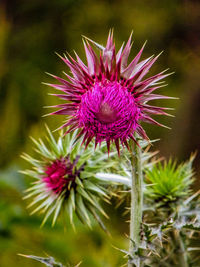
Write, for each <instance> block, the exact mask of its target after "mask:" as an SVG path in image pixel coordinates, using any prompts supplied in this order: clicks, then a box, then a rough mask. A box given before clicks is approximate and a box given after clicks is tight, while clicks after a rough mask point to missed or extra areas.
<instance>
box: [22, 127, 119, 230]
mask: <svg viewBox="0 0 200 267" xmlns="http://www.w3.org/2000/svg"><path fill="white" fill-rule="evenodd" d="M47 130H48V136H47V140H46V141H47V142H46V144H45V143H44V142H43V141H42V140H41V139H39V141H36V140H35V139H33V141H34V143H35V146H36V149H35V150H36V151H37V153H38V156H40V158H39V159H34V158H32V157H31V156H29V155H27V154H23V155H22V157H23V158H24V159H25V160H27V161H28V162H30V163H31V164H32V165H33V168H32V169H31V170H25V171H23V173H25V174H27V175H29V176H31V177H33V178H34V179H36V181H35V182H33V184H32V186H31V187H30V188H29V189H28V190H26V192H27V195H26V197H25V198H30V197H31V198H33V201H32V202H31V204H30V205H29V207H32V206H36V207H35V209H34V210H33V212H32V214H33V213H35V212H40V213H43V214H45V217H44V220H43V223H45V222H46V220H47V219H48V217H49V216H50V215H52V214H53V225H54V224H55V222H56V219H57V217H58V215H59V213H60V211H61V210H62V209H63V210H66V212H67V213H68V215H69V217H70V220H71V222H72V223H73V214H74V212H75V213H76V215H77V216H78V217H79V219H80V220H81V221H82V222H83V223H87V224H88V225H90V222H91V221H90V215H91V214H92V215H93V216H94V217H95V218H96V219H97V220H98V222H99V223H100V224H101V225H103V224H102V222H101V220H100V218H99V215H98V213H102V214H103V215H104V216H107V215H106V214H105V212H104V210H103V209H102V207H101V206H100V203H99V200H100V199H104V200H105V201H108V198H109V197H108V194H107V192H106V189H105V187H104V186H103V185H105V184H106V181H102V180H101V179H100V178H98V177H96V175H95V174H96V172H98V171H102V170H103V171H104V172H106V170H109V168H111V167H113V166H114V165H115V164H116V161H115V160H114V159H113V158H112V156H114V155H116V154H117V153H116V152H112V153H111V154H110V156H111V158H110V159H108V158H107V156H106V155H105V154H104V151H103V150H100V149H97V151H96V153H95V155H94V145H90V146H89V148H88V150H84V148H83V147H82V146H81V141H80V140H79V141H77V142H76V140H75V138H76V134H77V133H76V131H75V132H74V133H73V134H68V135H65V136H64V137H63V136H62V135H63V133H62V131H61V134H60V136H59V138H58V140H55V138H54V136H53V135H52V134H51V132H50V130H49V129H48V128H47ZM75 143H76V144H75ZM105 146H106V144H105V143H104V147H105ZM106 158H107V159H106ZM111 159H112V160H111ZM104 160H106V162H105V161H104Z"/></svg>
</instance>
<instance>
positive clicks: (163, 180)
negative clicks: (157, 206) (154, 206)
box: [145, 155, 194, 203]
mask: <svg viewBox="0 0 200 267" xmlns="http://www.w3.org/2000/svg"><path fill="white" fill-rule="evenodd" d="M193 160H194V155H192V156H191V157H190V159H189V160H188V161H186V162H184V163H181V164H179V165H177V163H176V161H172V159H170V160H169V161H165V162H164V163H162V162H159V163H158V164H155V165H154V166H153V168H152V169H151V170H149V169H146V170H145V172H146V179H145V181H146V183H147V185H148V184H150V185H149V186H146V194H147V196H148V197H149V198H150V199H152V200H155V201H157V202H160V203H163V202H164V203H166V202H171V201H177V200H179V199H183V198H184V197H186V196H187V195H188V194H189V192H190V185H191V184H192V182H193V181H194V172H193V168H192V163H193Z"/></svg>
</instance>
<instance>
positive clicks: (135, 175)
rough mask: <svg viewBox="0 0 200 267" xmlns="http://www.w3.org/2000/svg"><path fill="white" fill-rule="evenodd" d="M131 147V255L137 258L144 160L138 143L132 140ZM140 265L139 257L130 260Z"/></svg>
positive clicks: (130, 264) (129, 266)
mask: <svg viewBox="0 0 200 267" xmlns="http://www.w3.org/2000/svg"><path fill="white" fill-rule="evenodd" d="M130 149H131V172H132V175H131V176H132V184H131V214H130V245H129V253H130V255H131V256H133V257H134V256H135V257H134V258H137V255H136V251H137V249H138V248H139V246H140V242H141V234H140V232H141V223H142V206H143V192H142V181H143V177H142V176H143V175H142V162H141V149H140V147H138V145H137V144H136V143H135V142H133V141H132V140H131V141H130ZM135 265H136V267H140V266H141V262H140V259H139V257H138V260H137V261H136V263H135V264H134V263H132V262H131V261H130V260H129V262H128V267H134V266H135Z"/></svg>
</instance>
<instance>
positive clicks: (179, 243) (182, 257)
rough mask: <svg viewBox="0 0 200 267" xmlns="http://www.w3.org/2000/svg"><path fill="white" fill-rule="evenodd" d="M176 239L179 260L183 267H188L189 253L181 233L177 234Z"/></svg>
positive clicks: (177, 232)
mask: <svg viewBox="0 0 200 267" xmlns="http://www.w3.org/2000/svg"><path fill="white" fill-rule="evenodd" d="M175 238H176V240H177V246H178V249H179V250H178V259H179V262H180V266H181V267H188V266H189V265H188V260H187V252H186V250H185V245H184V243H183V239H182V237H181V234H180V231H178V230H177V231H176V232H175Z"/></svg>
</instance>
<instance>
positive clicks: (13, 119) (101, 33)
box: [0, 0, 200, 267]
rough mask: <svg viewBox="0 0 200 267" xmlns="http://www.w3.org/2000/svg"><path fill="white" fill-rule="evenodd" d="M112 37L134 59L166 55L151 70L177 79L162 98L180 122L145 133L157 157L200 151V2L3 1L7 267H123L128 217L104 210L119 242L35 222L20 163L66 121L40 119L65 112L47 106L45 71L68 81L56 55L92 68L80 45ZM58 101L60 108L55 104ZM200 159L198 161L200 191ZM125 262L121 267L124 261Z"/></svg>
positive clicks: (1, 227)
mask: <svg viewBox="0 0 200 267" xmlns="http://www.w3.org/2000/svg"><path fill="white" fill-rule="evenodd" d="M110 28H114V34H115V41H116V46H117V48H119V47H120V45H121V43H122V42H123V41H125V40H127V39H128V37H129V35H130V32H131V31H132V30H133V31H134V37H133V39H134V45H133V50H132V54H131V56H132V57H133V56H134V55H135V54H136V53H137V51H138V50H139V49H140V48H141V46H142V45H143V43H144V42H145V40H148V42H147V45H146V48H145V51H144V55H143V57H144V58H145V57H148V56H150V55H152V54H158V53H159V52H160V51H162V50H164V53H163V54H162V56H161V57H160V58H159V60H158V62H157V63H156V64H155V66H154V67H153V68H152V72H151V74H155V73H156V72H158V71H161V70H163V69H166V68H170V71H175V74H173V75H172V76H170V77H168V78H167V83H168V84H169V85H168V87H165V88H164V89H162V90H160V92H161V93H163V94H166V95H170V96H174V97H179V98H180V100H170V101H171V102H169V101H167V102H165V101H162V102H160V103H159V104H161V105H167V106H170V107H173V108H175V111H172V114H174V115H175V118H158V120H159V122H161V123H165V124H167V125H168V126H169V127H171V128H172V130H167V129H161V128H159V127H156V126H148V125H145V126H144V127H145V129H146V130H147V132H148V135H149V137H150V139H153V138H160V139H161V140H160V141H159V142H157V144H155V145H154V147H153V148H152V149H159V150H160V154H161V155H162V156H165V157H166V158H169V157H170V156H173V157H175V158H177V159H178V161H181V160H185V159H187V158H188V157H189V155H190V153H191V152H193V151H195V150H199V147H200V120H199V117H200V90H199V89H200V39H199V36H200V1H198V0H164V1H159V0H151V1H149V0H126V1H125V0H124V1H123V0H115V1H111V0H101V1H98V0H85V1H81V0H76V1H75V0H56V1H47V0H28V1H27V0H12V1H9V0H7V1H6V0H1V1H0V111H1V112H0V267H10V266H15V267H17V266H20V267H23V266H41V264H40V263H37V262H34V261H32V260H28V259H25V258H21V257H19V256H17V253H23V254H34V255H40V256H45V255H46V254H49V255H51V256H55V257H56V258H57V259H58V260H60V261H62V262H63V263H64V264H66V265H67V263H69V264H70V266H74V265H75V264H77V263H78V262H80V261H83V263H82V265H81V266H83V267H86V266H87V267H88V266H93V267H113V266H116V267H117V266H121V265H122V264H123V263H124V262H125V261H124V259H123V258H122V256H123V255H122V254H121V252H119V251H117V250H116V249H115V248H113V246H116V247H120V248H123V249H126V248H127V246H128V241H127V240H126V238H125V233H128V224H126V223H125V220H126V219H127V218H126V217H123V216H122V212H123V209H118V210H114V209H112V207H106V208H107V209H108V211H109V213H110V214H111V220H110V222H109V221H106V224H107V226H108V229H110V231H111V237H107V236H106V235H105V234H104V233H103V232H102V231H101V230H100V229H99V227H98V226H97V225H95V226H94V229H93V230H92V231H90V230H89V229H87V228H86V227H84V226H82V225H81V224H80V223H78V222H77V232H76V233H75V232H74V231H73V230H72V228H71V226H70V225H68V223H67V225H66V228H65V229H64V230H63V227H62V221H61V222H59V223H58V224H57V225H56V226H55V227H54V228H53V229H52V228H51V226H50V224H48V223H47V225H46V226H45V227H43V228H42V229H40V228H39V226H40V223H41V220H42V218H41V217H40V216H32V217H30V216H29V215H28V211H27V210H26V207H25V206H26V204H27V203H24V202H23V201H22V196H23V190H24V189H25V188H26V187H27V184H29V182H30V179H29V178H26V177H24V176H23V175H21V174H19V173H18V170H19V169H23V168H24V167H25V163H24V162H23V161H22V160H21V159H20V157H19V155H20V154H21V153H22V152H23V151H25V152H28V153H32V144H31V141H30V138H29V136H33V137H35V138H37V137H39V136H40V137H43V136H44V123H45V122H46V123H47V124H48V125H49V127H50V128H51V129H52V130H53V129H55V128H57V127H58V126H60V125H61V122H62V120H63V119H64V118H61V117H59V116H58V117H56V118H52V117H51V118H48V117H47V118H42V115H44V114H45V113H47V112H49V110H45V109H44V108H43V107H44V106H47V105H51V104H55V103H58V101H57V100H56V99H55V98H54V97H52V96H49V95H48V93H49V92H51V93H52V92H53V91H52V90H51V89H49V88H47V87H46V86H45V85H42V84H41V82H50V80H51V78H50V77H48V76H47V75H46V74H45V71H47V72H50V73H54V74H57V75H61V76H62V74H61V72H62V71H63V70H65V71H67V68H66V66H65V65H64V64H63V63H62V62H61V60H60V59H59V58H58V57H57V56H56V55H55V53H54V52H58V53H59V54H62V53H64V52H66V51H68V52H69V53H70V54H73V50H75V51H76V52H78V54H79V55H80V57H81V58H83V59H84V60H85V57H84V50H83V45H82V40H81V35H82V34H83V35H86V36H88V37H89V38H91V39H93V40H95V41H97V42H99V43H102V44H105V41H106V38H107V34H108V31H109V29H110ZM56 101H57V102H56ZM199 158H200V156H199V152H198V154H197V157H196V160H195V168H196V177H197V186H199V182H198V179H199V169H200V164H199ZM121 258H122V259H121Z"/></svg>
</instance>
